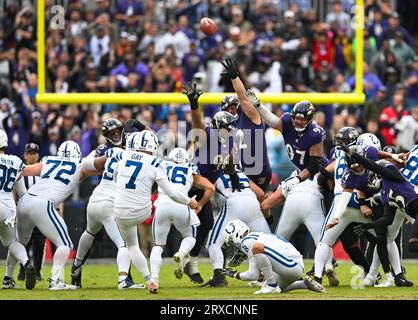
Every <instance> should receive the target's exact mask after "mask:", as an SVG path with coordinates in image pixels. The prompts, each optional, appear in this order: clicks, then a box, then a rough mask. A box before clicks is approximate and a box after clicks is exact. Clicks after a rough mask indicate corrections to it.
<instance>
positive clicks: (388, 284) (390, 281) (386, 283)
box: [375, 277, 396, 288]
mask: <svg viewBox="0 0 418 320" xmlns="http://www.w3.org/2000/svg"><path fill="white" fill-rule="evenodd" d="M395 286H396V285H395V279H394V278H392V277H391V278H386V279H385V281H383V282H382V283H381V284H378V285H376V286H375V288H389V287H395Z"/></svg>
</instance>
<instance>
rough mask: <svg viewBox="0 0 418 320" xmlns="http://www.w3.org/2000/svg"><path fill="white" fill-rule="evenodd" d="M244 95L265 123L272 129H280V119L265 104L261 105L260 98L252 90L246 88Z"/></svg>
mask: <svg viewBox="0 0 418 320" xmlns="http://www.w3.org/2000/svg"><path fill="white" fill-rule="evenodd" d="M244 95H245V97H246V98H247V99H248V100H249V101H250V102H251V104H252V105H253V106H254V107H255V109H256V110H257V112H258V114H259V115H260V117H261V119H262V120H263V121H264V122H265V123H266V124H268V125H269V126H270V127H272V128H273V129H276V130H279V131H282V120H281V119H280V118H279V117H278V116H276V115H275V114H274V113H273V112H271V111H270V110H269V109H267V108H266V107H265V106H263V105H262V104H261V102H260V99H259V98H258V97H257V96H256V94H255V93H254V92H253V91H251V90H247V91H246V92H245V93H244Z"/></svg>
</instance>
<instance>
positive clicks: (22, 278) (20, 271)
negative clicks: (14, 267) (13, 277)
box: [17, 264, 25, 281]
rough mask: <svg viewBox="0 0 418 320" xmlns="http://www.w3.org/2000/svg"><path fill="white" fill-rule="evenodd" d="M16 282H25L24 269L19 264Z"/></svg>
mask: <svg viewBox="0 0 418 320" xmlns="http://www.w3.org/2000/svg"><path fill="white" fill-rule="evenodd" d="M17 280H19V281H25V267H24V266H23V265H22V264H21V265H20V269H19V274H18V275H17Z"/></svg>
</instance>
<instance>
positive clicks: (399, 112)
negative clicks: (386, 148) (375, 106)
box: [380, 94, 408, 146]
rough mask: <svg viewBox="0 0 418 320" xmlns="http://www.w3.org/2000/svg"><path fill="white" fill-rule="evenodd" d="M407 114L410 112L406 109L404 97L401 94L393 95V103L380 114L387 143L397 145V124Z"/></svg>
mask: <svg viewBox="0 0 418 320" xmlns="http://www.w3.org/2000/svg"><path fill="white" fill-rule="evenodd" d="M405 115H408V112H407V111H406V110H405V105H404V97H403V95H401V94H396V95H395V96H394V97H393V105H392V106H388V107H386V108H385V109H383V111H382V113H381V115H380V126H381V128H382V130H381V132H382V136H383V137H384V139H385V141H386V144H388V145H391V146H395V145H397V143H396V124H397V123H398V121H399V120H400V119H401V118H402V117H403V116H405Z"/></svg>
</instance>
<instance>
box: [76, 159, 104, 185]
mask: <svg viewBox="0 0 418 320" xmlns="http://www.w3.org/2000/svg"><path fill="white" fill-rule="evenodd" d="M107 159H108V157H107V156H106V155H104V156H101V157H99V158H92V157H86V158H84V159H83V168H82V169H81V172H80V182H81V181H83V180H84V179H86V178H87V177H89V176H95V175H98V174H102V173H103V170H104V166H105V163H106V160H107Z"/></svg>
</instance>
